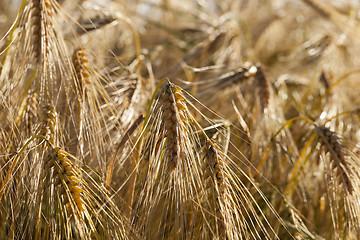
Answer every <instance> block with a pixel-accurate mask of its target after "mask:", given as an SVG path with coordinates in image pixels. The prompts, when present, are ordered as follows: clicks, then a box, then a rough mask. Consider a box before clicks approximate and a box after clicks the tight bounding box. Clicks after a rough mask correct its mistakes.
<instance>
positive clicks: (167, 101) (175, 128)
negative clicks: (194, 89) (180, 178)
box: [161, 83, 187, 170]
mask: <svg viewBox="0 0 360 240" xmlns="http://www.w3.org/2000/svg"><path fill="white" fill-rule="evenodd" d="M181 90H182V89H181V88H180V87H178V86H176V85H174V84H172V83H168V84H166V85H165V87H164V90H163V96H162V98H161V103H162V104H163V115H162V124H163V128H164V131H165V137H166V149H165V151H166V154H167V158H168V163H169V168H170V170H174V169H175V168H176V165H177V163H178V161H179V159H180V158H181V157H182V155H183V154H184V152H183V149H182V146H181V145H182V143H181V141H182V139H183V138H184V137H183V136H182V135H183V133H182V132H183V131H184V129H185V126H184V121H187V120H186V117H185V116H184V112H183V111H185V110H186V104H185V101H184V99H185V98H184V96H183V95H182V93H181Z"/></svg>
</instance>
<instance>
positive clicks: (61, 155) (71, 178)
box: [50, 147, 85, 218]
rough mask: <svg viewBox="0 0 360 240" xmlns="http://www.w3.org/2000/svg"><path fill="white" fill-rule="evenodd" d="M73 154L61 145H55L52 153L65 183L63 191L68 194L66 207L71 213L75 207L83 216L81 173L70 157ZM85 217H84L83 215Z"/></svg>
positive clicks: (78, 213)
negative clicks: (60, 146)
mask: <svg viewBox="0 0 360 240" xmlns="http://www.w3.org/2000/svg"><path fill="white" fill-rule="evenodd" d="M70 157H71V155H69V154H68V153H67V152H65V151H64V150H63V149H61V148H59V147H54V148H53V149H52V153H51V154H50V159H51V161H52V165H53V166H54V167H55V168H56V172H57V175H58V178H59V179H60V181H61V182H62V183H63V187H64V189H63V193H64V194H65V195H66V203H65V205H66V208H67V210H68V212H69V215H72V213H73V208H74V207H75V209H76V211H77V213H76V215H77V216H81V214H82V212H83V211H85V202H84V200H83V196H82V192H83V189H82V188H81V185H80V184H81V182H82V181H81V180H80V173H79V172H78V171H77V170H76V167H75V166H74V162H73V161H72V160H71V159H70ZM82 218H83V217H82Z"/></svg>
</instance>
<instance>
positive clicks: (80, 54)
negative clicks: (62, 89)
mask: <svg viewBox="0 0 360 240" xmlns="http://www.w3.org/2000/svg"><path fill="white" fill-rule="evenodd" d="M72 62H73V64H74V68H75V74H76V85H77V88H78V92H79V95H80V97H81V98H82V97H86V94H87V91H88V88H89V85H90V73H89V68H88V63H89V61H88V59H87V54H86V53H85V50H84V49H83V48H78V49H76V50H75V51H74V53H73V56H72Z"/></svg>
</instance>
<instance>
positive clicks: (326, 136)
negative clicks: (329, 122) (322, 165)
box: [316, 126, 353, 194]
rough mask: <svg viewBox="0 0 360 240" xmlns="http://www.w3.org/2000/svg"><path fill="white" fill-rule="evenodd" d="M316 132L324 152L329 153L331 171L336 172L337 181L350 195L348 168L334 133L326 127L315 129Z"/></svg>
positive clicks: (350, 186)
mask: <svg viewBox="0 0 360 240" xmlns="http://www.w3.org/2000/svg"><path fill="white" fill-rule="evenodd" d="M316 130H317V132H318V134H319V136H320V138H321V144H322V146H323V147H324V149H325V151H326V152H328V153H330V161H331V163H330V164H331V165H332V167H333V169H334V170H335V171H336V173H337V176H338V179H339V180H340V182H342V183H343V184H344V187H345V189H346V191H348V192H349V193H350V194H351V193H352V191H353V186H352V182H351V176H349V174H350V171H349V166H348V164H347V162H346V159H345V153H344V152H343V151H342V147H341V145H340V143H339V141H338V139H339V138H338V137H337V135H336V133H335V132H332V131H330V129H329V128H327V127H320V126H318V127H316Z"/></svg>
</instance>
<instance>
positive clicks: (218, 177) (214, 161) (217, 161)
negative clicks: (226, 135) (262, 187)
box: [205, 140, 229, 239]
mask: <svg viewBox="0 0 360 240" xmlns="http://www.w3.org/2000/svg"><path fill="white" fill-rule="evenodd" d="M205 154H206V161H207V164H206V165H207V167H206V170H205V180H210V182H209V184H208V185H210V186H212V187H213V190H212V191H211V193H212V194H210V195H209V198H210V199H209V200H210V202H213V200H215V203H214V207H215V209H216V217H217V220H216V224H217V230H218V233H219V237H220V238H221V239H225V238H226V236H227V233H226V229H227V227H226V206H227V200H228V193H227V190H228V186H229V182H228V181H229V180H228V177H227V174H226V173H225V170H224V164H225V163H224V154H223V153H222V151H220V148H219V147H218V146H217V145H216V143H215V142H214V141H213V140H208V141H207V143H206V146H205Z"/></svg>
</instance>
